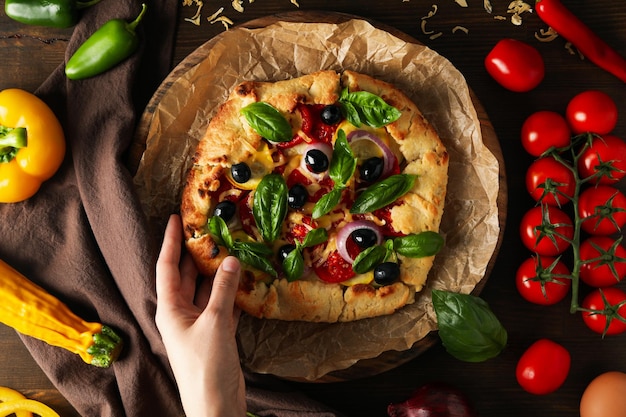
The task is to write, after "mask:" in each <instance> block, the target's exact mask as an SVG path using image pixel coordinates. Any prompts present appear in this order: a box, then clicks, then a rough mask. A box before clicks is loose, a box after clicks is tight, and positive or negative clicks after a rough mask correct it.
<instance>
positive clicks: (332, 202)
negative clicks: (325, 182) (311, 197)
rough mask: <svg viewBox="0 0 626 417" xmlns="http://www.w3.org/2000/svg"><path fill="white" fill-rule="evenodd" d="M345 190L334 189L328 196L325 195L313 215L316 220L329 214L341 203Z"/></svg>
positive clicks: (317, 204) (318, 202) (316, 204)
mask: <svg viewBox="0 0 626 417" xmlns="http://www.w3.org/2000/svg"><path fill="white" fill-rule="evenodd" d="M342 191H343V188H333V189H332V190H331V191H330V192H329V193H328V194H324V195H323V196H322V198H320V199H319V200H317V203H315V206H313V211H312V213H311V215H312V216H313V218H314V219H318V218H320V217H322V216H323V215H325V214H327V213H329V212H330V211H331V210H332V209H334V208H335V206H336V205H337V204H339V202H340V201H341V193H342Z"/></svg>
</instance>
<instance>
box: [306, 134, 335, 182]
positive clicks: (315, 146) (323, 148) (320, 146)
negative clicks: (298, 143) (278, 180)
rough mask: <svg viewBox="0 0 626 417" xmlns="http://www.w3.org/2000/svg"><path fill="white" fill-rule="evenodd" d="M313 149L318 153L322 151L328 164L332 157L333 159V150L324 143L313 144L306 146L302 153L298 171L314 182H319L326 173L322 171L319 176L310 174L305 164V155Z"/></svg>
mask: <svg viewBox="0 0 626 417" xmlns="http://www.w3.org/2000/svg"><path fill="white" fill-rule="evenodd" d="M313 149H317V150H319V151H322V152H323V153H324V155H326V157H328V162H329V163H330V161H331V159H332V157H333V148H332V147H331V146H330V145H329V144H328V143H325V142H313V143H310V144H308V145H307V146H306V147H305V148H304V151H303V152H302V158H300V171H301V172H302V173H303V174H304V175H306V176H308V177H310V178H312V179H314V180H316V181H320V180H322V179H324V178H325V177H326V176H327V175H328V171H324V172H320V173H319V174H318V173H316V172H312V171H311V170H310V169H309V167H308V166H307V164H306V158H305V155H306V154H307V152H309V151H311V150H313Z"/></svg>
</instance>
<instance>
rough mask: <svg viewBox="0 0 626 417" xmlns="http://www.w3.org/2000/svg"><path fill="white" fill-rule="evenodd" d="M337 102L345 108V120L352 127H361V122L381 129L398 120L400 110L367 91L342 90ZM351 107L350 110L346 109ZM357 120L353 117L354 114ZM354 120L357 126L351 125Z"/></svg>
mask: <svg viewBox="0 0 626 417" xmlns="http://www.w3.org/2000/svg"><path fill="white" fill-rule="evenodd" d="M339 102H340V103H341V104H343V105H344V106H345V107H346V118H347V119H348V121H349V122H350V123H352V124H353V125H354V126H356V127H359V126H361V121H363V122H364V123H365V124H367V125H369V126H372V127H383V126H385V125H388V124H389V123H393V122H395V121H396V120H398V119H399V118H400V116H401V115H402V113H401V112H400V110H398V109H396V108H395V107H393V106H390V105H389V104H387V103H386V102H385V100H383V99H382V98H381V97H379V96H377V95H376V94H372V93H370V92H368V91H356V92H353V93H349V92H348V91H347V89H344V90H343V91H342V93H341V96H340V97H339ZM348 106H349V107H352V108H353V109H354V110H353V109H352V108H348ZM355 111H356V113H357V114H358V118H357V117H354V114H353V113H354V112H355ZM351 118H354V119H355V121H356V122H357V123H358V124H355V123H353V121H352V120H351Z"/></svg>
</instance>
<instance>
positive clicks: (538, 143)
mask: <svg viewBox="0 0 626 417" xmlns="http://www.w3.org/2000/svg"><path fill="white" fill-rule="evenodd" d="M571 136H572V131H571V130H570V128H569V125H568V124H567V121H566V120H565V118H564V117H563V116H561V115H560V114H559V113H557V112H553V111H549V110H541V111H538V112H535V113H533V114H531V115H530V116H528V118H527V119H526V120H525V121H524V123H523V124H522V133H521V139H522V146H523V147H524V149H525V150H526V152H528V153H529V154H531V155H532V156H541V155H542V154H543V153H544V152H546V151H547V150H549V149H551V148H564V147H566V146H568V145H569V144H570V143H571Z"/></svg>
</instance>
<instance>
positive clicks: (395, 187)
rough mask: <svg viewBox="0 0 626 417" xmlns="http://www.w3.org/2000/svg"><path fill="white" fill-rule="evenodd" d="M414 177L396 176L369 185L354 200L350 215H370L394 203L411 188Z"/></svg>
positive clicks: (408, 175)
mask: <svg viewBox="0 0 626 417" xmlns="http://www.w3.org/2000/svg"><path fill="white" fill-rule="evenodd" d="M416 178H417V176H416V175H410V174H397V175H392V176H391V177H388V178H385V179H384V180H382V181H380V182H377V183H376V184H373V185H370V186H369V187H367V189H366V190H365V191H363V192H362V193H361V194H360V195H359V196H358V197H357V199H356V200H355V202H354V204H353V205H352V208H351V209H350V213H353V214H354V213H359V214H362V213H370V212H372V211H375V210H378V209H380V208H383V207H385V206H386V205H389V204H391V203H393V202H394V201H396V200H397V199H398V198H400V197H402V196H403V195H404V194H406V193H407V192H409V190H411V188H412V187H413V184H414V182H415V179H416Z"/></svg>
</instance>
